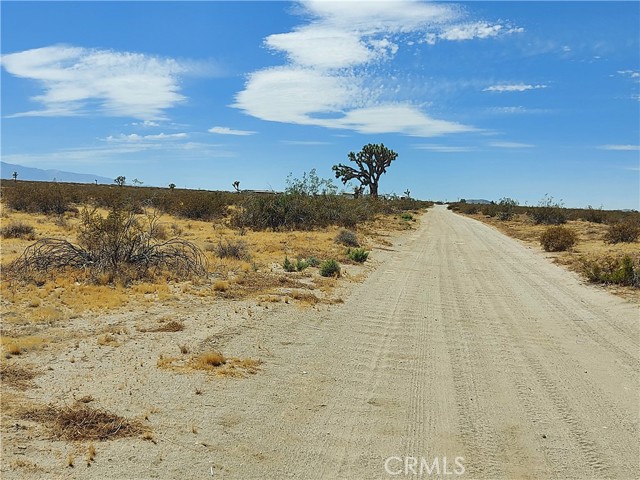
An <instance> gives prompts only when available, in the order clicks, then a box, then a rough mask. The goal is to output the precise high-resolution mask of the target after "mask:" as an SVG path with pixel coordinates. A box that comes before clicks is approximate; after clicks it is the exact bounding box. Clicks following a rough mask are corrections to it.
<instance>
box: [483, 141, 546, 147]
mask: <svg viewBox="0 0 640 480" xmlns="http://www.w3.org/2000/svg"><path fill="white" fill-rule="evenodd" d="M488 145H489V146H490V147H495V148H533V147H535V145H531V144H530V143H520V142H491V143H489V144H488Z"/></svg>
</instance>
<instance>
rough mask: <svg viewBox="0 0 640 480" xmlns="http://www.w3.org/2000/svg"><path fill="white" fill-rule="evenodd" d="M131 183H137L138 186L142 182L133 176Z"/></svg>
mask: <svg viewBox="0 0 640 480" xmlns="http://www.w3.org/2000/svg"><path fill="white" fill-rule="evenodd" d="M131 183H133V184H134V185H138V186H139V185H142V184H143V183H144V182H141V181H140V180H138V179H137V178H134V179H133V181H132V182H131Z"/></svg>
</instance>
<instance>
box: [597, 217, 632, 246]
mask: <svg viewBox="0 0 640 480" xmlns="http://www.w3.org/2000/svg"><path fill="white" fill-rule="evenodd" d="M639 236H640V225H638V224H637V223H634V222H632V221H630V220H629V221H626V222H618V223H614V224H612V225H610V226H609V230H608V231H607V233H606V234H605V238H604V239H605V241H606V242H608V243H623V242H625V243H632V242H635V241H636V240H637V239H638V237H639Z"/></svg>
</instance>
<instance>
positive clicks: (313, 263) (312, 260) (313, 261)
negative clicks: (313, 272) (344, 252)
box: [307, 256, 320, 267]
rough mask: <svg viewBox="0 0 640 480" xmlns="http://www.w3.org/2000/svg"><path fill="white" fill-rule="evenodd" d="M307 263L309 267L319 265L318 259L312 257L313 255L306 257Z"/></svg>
mask: <svg viewBox="0 0 640 480" xmlns="http://www.w3.org/2000/svg"><path fill="white" fill-rule="evenodd" d="M307 264H308V265H309V266H310V267H317V266H318V265H320V259H319V258H316V257H313V256H312V257H309V258H307Z"/></svg>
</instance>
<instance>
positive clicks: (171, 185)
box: [169, 183, 176, 192]
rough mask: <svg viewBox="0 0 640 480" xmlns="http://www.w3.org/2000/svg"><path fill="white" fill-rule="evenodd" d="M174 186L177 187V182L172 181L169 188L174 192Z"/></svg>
mask: <svg viewBox="0 0 640 480" xmlns="http://www.w3.org/2000/svg"><path fill="white" fill-rule="evenodd" d="M174 188H176V184H175V183H170V184H169V190H171V191H172V192H173V189H174Z"/></svg>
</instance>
